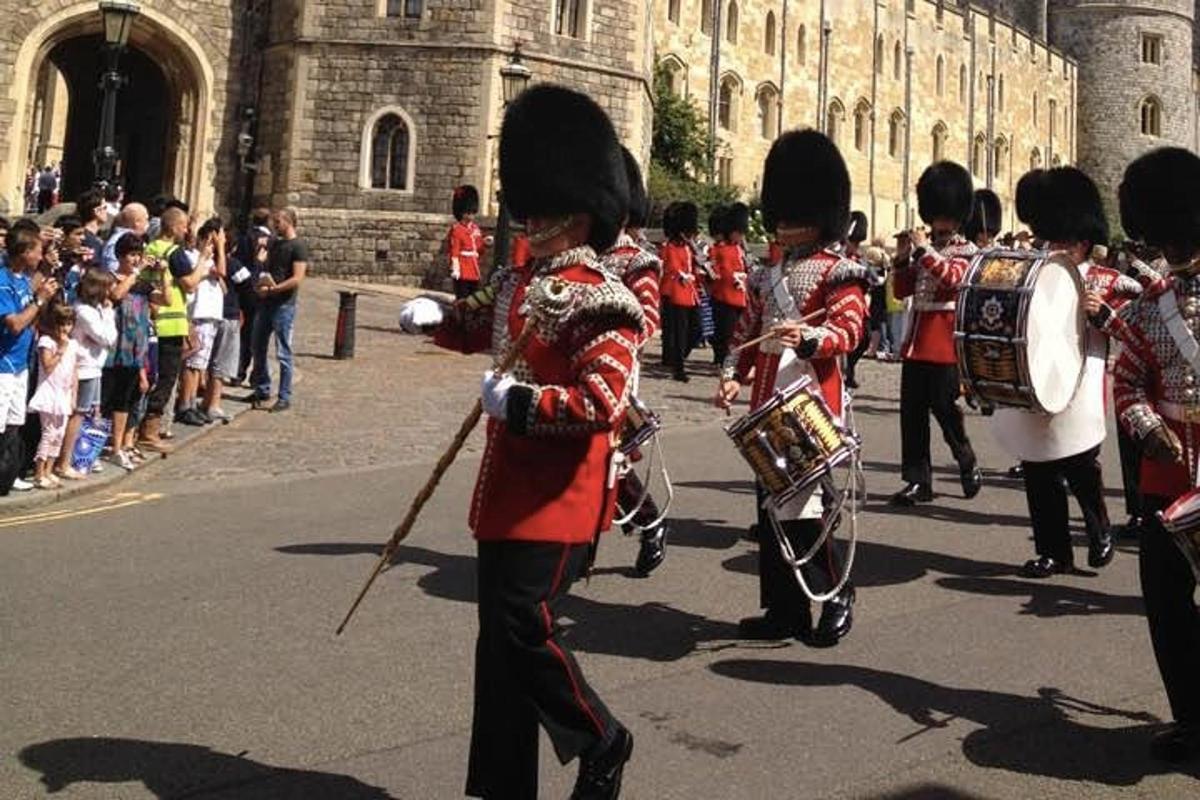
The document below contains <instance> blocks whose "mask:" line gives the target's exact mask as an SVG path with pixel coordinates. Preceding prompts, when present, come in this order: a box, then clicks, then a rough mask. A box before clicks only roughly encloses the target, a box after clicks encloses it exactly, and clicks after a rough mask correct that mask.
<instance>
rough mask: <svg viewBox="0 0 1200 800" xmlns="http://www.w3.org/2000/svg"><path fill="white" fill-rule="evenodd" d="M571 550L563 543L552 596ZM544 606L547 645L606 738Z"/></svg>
mask: <svg viewBox="0 0 1200 800" xmlns="http://www.w3.org/2000/svg"><path fill="white" fill-rule="evenodd" d="M570 552H571V546H570V545H563V554H562V558H560V559H559V560H558V568H557V569H556V570H555V571H554V581H553V582H552V583H551V584H550V596H551V597H553V596H554V594H555V593H556V592H557V591H558V586H559V584H560V583H561V582H562V576H563V568H564V567H565V566H566V563H567V556H568V555H569V554H570ZM541 606H542V622H543V623H544V624H545V626H546V646H547V647H549V648H550V651H551V652H552V653H554V657H555V658H557V659H558V661H559V663H560V664H562V667H563V672H565V673H567V680H568V681H570V682H571V694H572V695H574V697H575V702H576V703H578V704H579V708H580V710H582V711H583V713H584V716H586V717H587V718H588V719H589V720H591V723H592V724H593V725H595V726H596V733H597V735H599V736H600V737H601V738H604V724H603V723H602V722H600V718H599V717H597V716H596V713H595V712H594V711H592V707H591V706H589V705H588V702H587V700H585V699H584V698H583V692H581V691H579V682H578V681H576V680H575V673H573V672H571V662H570V661H568V660H567V655H566V653H564V652H563V651H562V648H560V647H559V646H558V645H557V644H555V643H554V620H552V619H551V618H550V606H549V604H548V603H547V602H546V601H545V600H543V601H542V602H541Z"/></svg>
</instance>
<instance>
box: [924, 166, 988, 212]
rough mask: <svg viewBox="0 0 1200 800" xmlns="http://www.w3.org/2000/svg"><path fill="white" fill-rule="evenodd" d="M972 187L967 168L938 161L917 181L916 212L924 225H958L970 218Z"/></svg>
mask: <svg viewBox="0 0 1200 800" xmlns="http://www.w3.org/2000/svg"><path fill="white" fill-rule="evenodd" d="M973 199H974V185H973V184H972V183H971V173H969V172H967V169H966V167H964V166H963V165H961V164H956V163H954V162H953V161H939V162H937V163H936V164H933V165H932V166H930V167H928V168H926V170H925V171H924V172H923V173H921V177H920V179H919V180H918V181H917V211H918V213H920V215H921V219H922V220H924V221H925V224H926V225H932V224H933V221H934V220H935V219H954V220H958V223H959V224H960V225H962V224H965V223H966V221H967V218H968V217H970V216H971V203H972V200H973Z"/></svg>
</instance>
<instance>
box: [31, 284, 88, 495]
mask: <svg viewBox="0 0 1200 800" xmlns="http://www.w3.org/2000/svg"><path fill="white" fill-rule="evenodd" d="M74 327H75V309H73V308H71V307H70V306H68V305H65V304H63V303H54V304H52V305H50V306H48V307H47V308H46V310H45V311H44V312H43V313H42V319H41V325H40V326H39V328H40V330H41V334H42V335H41V336H40V337H39V338H38V343H37V351H38V367H39V368H38V376H39V377H38V387H37V391H35V392H34V394H33V399H32V400H30V401H29V409H30V410H31V411H36V412H38V417H39V418H40V419H41V421H42V438H41V440H40V441H39V442H38V449H37V455H36V458H35V460H34V485H35V486H37V488H39V489H54V488H56V487H57V486H59V480H58V478H57V477H56V476H55V475H54V461H55V459H57V458H58V456H59V453H60V452H61V451H62V446H63V434H65V433H66V430H67V419H68V418H69V417H70V416H71V411H72V410H73V409H74V408H75V375H76V369H77V366H78V360H79V358H78V351H79V343H78V342H76V341H75V340H74V339H73V338H71V330H72V328H74Z"/></svg>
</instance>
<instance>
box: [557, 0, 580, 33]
mask: <svg viewBox="0 0 1200 800" xmlns="http://www.w3.org/2000/svg"><path fill="white" fill-rule="evenodd" d="M586 2H587V0H554V32H555V33H556V34H558V35H559V36H569V37H571V38H572V39H582V38H584V30H585V29H584V25H585V24H586V22H587V20H586V12H587V8H586V7H585V6H586Z"/></svg>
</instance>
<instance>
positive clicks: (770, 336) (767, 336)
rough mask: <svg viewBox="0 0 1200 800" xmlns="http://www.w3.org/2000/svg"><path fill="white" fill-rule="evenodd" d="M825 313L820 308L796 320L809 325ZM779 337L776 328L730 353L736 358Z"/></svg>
mask: <svg viewBox="0 0 1200 800" xmlns="http://www.w3.org/2000/svg"><path fill="white" fill-rule="evenodd" d="M824 313H825V309H823V308H818V309H817V310H816V311H814V312H812V313H811V314H809V315H808V316H805V317H801V318H800V319H798V320H796V322H799V323H800V324H802V325H803V324H807V323H809V322H812V321H813V320H815V319H816V318H817V317H820V316H822V315H824ZM789 321H791V320H789ZM778 335H779V334H778V332H777V331H776V330H775V329H774V328H772V329H771V330H769V331H767V332H766V333H764V334H763V335H762V336H755V337H754V338H753V339H751V340H750V341H748V342H742V343H741V344H739V345H738V346H737V347H735V348H733V350H732V351H731V352H730V355H735V356H736V355H737V354H738V353H740V352H742V351H743V350H749V349H750V348H751V347H754V345H756V344H762V343H763V342H765V341H766V340H767V339H774V338H775V337H776V336H778Z"/></svg>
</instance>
